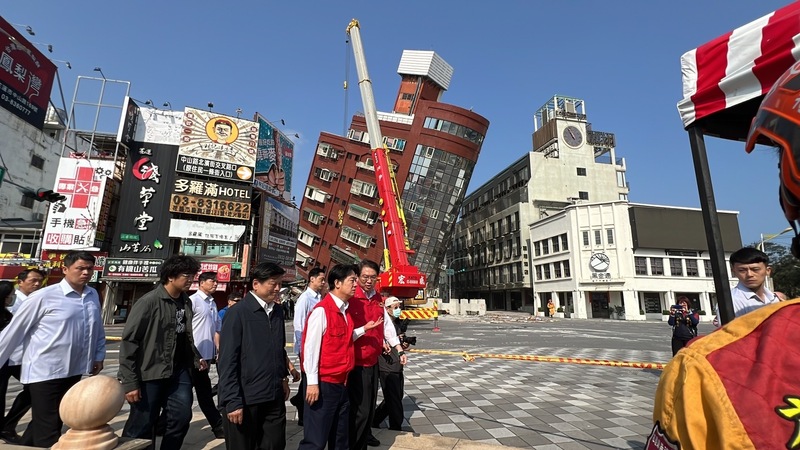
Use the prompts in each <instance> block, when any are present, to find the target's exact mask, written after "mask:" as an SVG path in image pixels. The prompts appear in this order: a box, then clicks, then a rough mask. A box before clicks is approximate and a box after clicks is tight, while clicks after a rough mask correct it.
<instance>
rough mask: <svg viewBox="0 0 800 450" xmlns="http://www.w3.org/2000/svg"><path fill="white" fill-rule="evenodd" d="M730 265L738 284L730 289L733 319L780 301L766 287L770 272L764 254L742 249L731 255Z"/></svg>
mask: <svg viewBox="0 0 800 450" xmlns="http://www.w3.org/2000/svg"><path fill="white" fill-rule="evenodd" d="M730 263H731V272H732V273H733V276H735V277H736V278H738V279H739V283H738V284H737V285H736V286H734V287H733V288H732V289H731V300H732V301H733V314H734V316H735V317H741V316H743V315H745V314H747V313H749V312H750V311H753V310H756V309H758V308H761V307H762V306H764V305H768V304H770V303H776V302H779V301H780V299H779V298H778V297H777V296H776V295H775V294H774V293H772V291H770V290H769V289H768V288H767V285H766V281H767V277H768V276H769V274H770V272H771V271H772V267H770V265H769V256H767V254H766V253H764V252H762V251H761V250H759V249H757V248H753V247H744V248H741V249H739V250H736V251H735V252H733V253H732V254H731V257H730ZM714 325H716V326H719V311H717V317H715V318H714Z"/></svg>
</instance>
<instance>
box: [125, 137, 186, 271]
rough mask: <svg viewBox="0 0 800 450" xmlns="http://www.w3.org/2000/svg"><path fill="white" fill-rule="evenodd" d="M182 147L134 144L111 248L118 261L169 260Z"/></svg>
mask: <svg viewBox="0 0 800 450" xmlns="http://www.w3.org/2000/svg"><path fill="white" fill-rule="evenodd" d="M177 155H178V146H176V145H165V144H151V143H147V142H137V141H132V142H130V150H129V151H128V161H127V163H126V165H125V175H124V176H123V177H122V180H123V181H122V188H121V190H120V205H121V206H120V208H119V211H118V213H117V223H116V230H115V234H114V238H113V240H112V245H111V252H110V253H111V256H112V257H116V258H152V259H159V258H162V259H164V258H167V257H169V256H170V249H169V248H168V247H169V234H168V233H169V216H170V214H169V212H168V209H167V202H168V201H169V194H170V191H171V189H172V186H173V183H174V182H173V179H174V177H175V173H174V172H173V171H172V170H170V168H171V167H174V166H175V160H176V159H177Z"/></svg>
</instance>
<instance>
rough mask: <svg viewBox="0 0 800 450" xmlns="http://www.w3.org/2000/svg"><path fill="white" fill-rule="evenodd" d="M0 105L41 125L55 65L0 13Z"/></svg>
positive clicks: (51, 87) (40, 127)
mask: <svg viewBox="0 0 800 450" xmlns="http://www.w3.org/2000/svg"><path fill="white" fill-rule="evenodd" d="M0 32H2V34H3V42H4V44H3V46H2V54H0V105H2V106H3V107H4V108H5V109H7V110H9V111H11V113H12V114H14V115H15V116H17V117H19V118H20V119H22V120H24V121H25V122H28V123H29V124H31V125H33V126H34V127H36V128H38V129H40V130H41V129H42V127H43V126H44V119H45V117H46V116H47V104H48V103H49V102H50V91H51V90H52V89H53V79H54V78H55V75H56V66H55V64H53V63H52V62H51V61H50V60H49V59H47V57H46V56H44V54H42V52H40V51H39V49H37V48H36V46H35V45H34V44H33V43H32V42H30V41H28V40H27V39H25V38H24V37H23V36H22V34H20V33H19V32H18V31H17V29H16V28H15V27H14V25H12V24H10V23H8V22H6V21H5V20H4V19H3V18H2V17H0Z"/></svg>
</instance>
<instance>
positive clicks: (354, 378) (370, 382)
mask: <svg viewBox="0 0 800 450" xmlns="http://www.w3.org/2000/svg"><path fill="white" fill-rule="evenodd" d="M347 392H348V394H349V396H350V424H349V429H350V449H351V450H364V449H366V448H367V439H368V438H369V437H370V436H371V435H372V431H371V430H370V427H371V426H372V420H373V419H374V417H375V403H376V402H377V400H378V364H375V365H373V366H369V367H360V366H356V367H354V368H353V370H352V371H350V375H348V377H347Z"/></svg>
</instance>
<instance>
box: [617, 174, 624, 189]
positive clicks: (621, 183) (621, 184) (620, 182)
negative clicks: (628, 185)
mask: <svg viewBox="0 0 800 450" xmlns="http://www.w3.org/2000/svg"><path fill="white" fill-rule="evenodd" d="M617 186H619V187H625V172H617Z"/></svg>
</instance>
